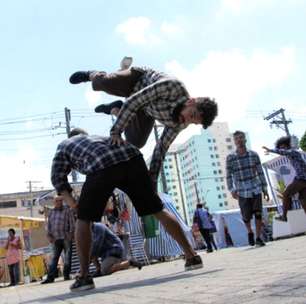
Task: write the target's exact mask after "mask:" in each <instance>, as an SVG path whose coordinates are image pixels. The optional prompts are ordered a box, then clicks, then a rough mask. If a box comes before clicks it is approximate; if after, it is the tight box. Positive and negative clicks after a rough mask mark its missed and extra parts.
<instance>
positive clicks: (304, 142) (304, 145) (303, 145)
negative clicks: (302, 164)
mask: <svg viewBox="0 0 306 304" xmlns="http://www.w3.org/2000/svg"><path fill="white" fill-rule="evenodd" d="M300 147H301V149H302V150H303V151H305V152H306V132H305V133H304V135H303V137H302V138H301V140H300Z"/></svg>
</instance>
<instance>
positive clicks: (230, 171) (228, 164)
mask: <svg viewBox="0 0 306 304" xmlns="http://www.w3.org/2000/svg"><path fill="white" fill-rule="evenodd" d="M226 184H227V189H228V191H229V192H234V191H235V187H234V182H233V167H232V158H231V156H230V155H228V156H227V158H226Z"/></svg>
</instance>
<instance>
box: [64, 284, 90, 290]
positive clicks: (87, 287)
mask: <svg viewBox="0 0 306 304" xmlns="http://www.w3.org/2000/svg"><path fill="white" fill-rule="evenodd" d="M94 288H95V284H90V285H84V286H80V287H78V288H70V290H71V291H72V292H75V291H85V290H90V289H94Z"/></svg>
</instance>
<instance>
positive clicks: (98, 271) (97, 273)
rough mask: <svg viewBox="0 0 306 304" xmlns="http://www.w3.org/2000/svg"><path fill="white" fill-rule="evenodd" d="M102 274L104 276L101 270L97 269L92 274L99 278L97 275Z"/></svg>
mask: <svg viewBox="0 0 306 304" xmlns="http://www.w3.org/2000/svg"><path fill="white" fill-rule="evenodd" d="M101 276H102V272H101V270H97V271H95V272H94V274H93V275H92V277H93V278H97V277H101Z"/></svg>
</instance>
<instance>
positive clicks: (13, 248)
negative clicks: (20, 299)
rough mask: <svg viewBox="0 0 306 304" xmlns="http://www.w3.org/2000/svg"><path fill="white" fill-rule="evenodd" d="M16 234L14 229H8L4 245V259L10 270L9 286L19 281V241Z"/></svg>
mask: <svg viewBox="0 0 306 304" xmlns="http://www.w3.org/2000/svg"><path fill="white" fill-rule="evenodd" d="M15 235H16V231H15V230H14V229H13V228H11V229H9V230H8V238H7V242H6V245H5V249H6V250H7V253H6V261H7V265H8V268H9V272H10V278H11V283H10V285H9V286H15V285H17V284H18V283H19V262H20V252H19V250H20V249H21V241H20V238H19V237H18V236H15Z"/></svg>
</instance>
